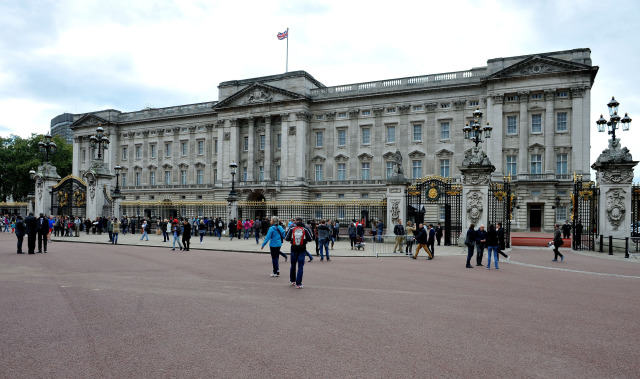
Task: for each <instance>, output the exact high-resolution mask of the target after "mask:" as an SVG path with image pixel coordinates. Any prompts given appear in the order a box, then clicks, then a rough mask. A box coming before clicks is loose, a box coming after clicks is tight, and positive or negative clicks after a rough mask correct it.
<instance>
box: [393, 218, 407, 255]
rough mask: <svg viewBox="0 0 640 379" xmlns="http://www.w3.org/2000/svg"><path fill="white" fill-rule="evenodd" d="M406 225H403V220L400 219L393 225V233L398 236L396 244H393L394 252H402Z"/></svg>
mask: <svg viewBox="0 0 640 379" xmlns="http://www.w3.org/2000/svg"><path fill="white" fill-rule="evenodd" d="M404 233H405V231H404V226H403V225H402V220H401V219H398V223H397V224H396V225H395V226H394V227H393V234H395V236H396V244H395V245H394V246H393V253H394V254H395V253H396V250H398V253H402V245H403V242H404V241H403V240H404Z"/></svg>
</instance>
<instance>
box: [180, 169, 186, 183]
mask: <svg viewBox="0 0 640 379" xmlns="http://www.w3.org/2000/svg"><path fill="white" fill-rule="evenodd" d="M180 184H182V185H183V186H184V185H186V184H187V170H180Z"/></svg>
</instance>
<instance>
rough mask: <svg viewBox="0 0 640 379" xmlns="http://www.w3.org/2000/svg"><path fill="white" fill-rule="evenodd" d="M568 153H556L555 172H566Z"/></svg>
mask: <svg viewBox="0 0 640 379" xmlns="http://www.w3.org/2000/svg"><path fill="white" fill-rule="evenodd" d="M568 162H569V159H568V154H557V155H556V174H560V175H566V174H568Z"/></svg>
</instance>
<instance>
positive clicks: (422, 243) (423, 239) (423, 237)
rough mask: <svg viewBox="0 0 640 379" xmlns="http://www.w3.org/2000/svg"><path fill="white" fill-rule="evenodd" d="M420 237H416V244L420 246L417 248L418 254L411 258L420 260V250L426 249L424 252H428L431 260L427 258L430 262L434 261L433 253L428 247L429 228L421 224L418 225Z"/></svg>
mask: <svg viewBox="0 0 640 379" xmlns="http://www.w3.org/2000/svg"><path fill="white" fill-rule="evenodd" d="M418 229H419V232H418V236H417V237H416V243H417V244H418V247H417V248H416V253H415V254H414V255H412V256H411V258H413V259H418V253H419V252H420V249H424V251H426V252H427V255H428V256H429V258H427V259H428V260H431V259H433V256H432V255H431V252H430V251H429V248H428V247H427V243H428V242H427V241H428V232H427V228H426V227H425V226H424V225H422V224H420V225H418Z"/></svg>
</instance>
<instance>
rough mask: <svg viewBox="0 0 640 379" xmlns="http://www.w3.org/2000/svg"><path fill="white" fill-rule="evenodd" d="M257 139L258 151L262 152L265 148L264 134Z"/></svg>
mask: <svg viewBox="0 0 640 379" xmlns="http://www.w3.org/2000/svg"><path fill="white" fill-rule="evenodd" d="M259 138H260V150H264V148H265V146H266V139H265V136H264V134H262V135H261V136H260V137H259Z"/></svg>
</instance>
